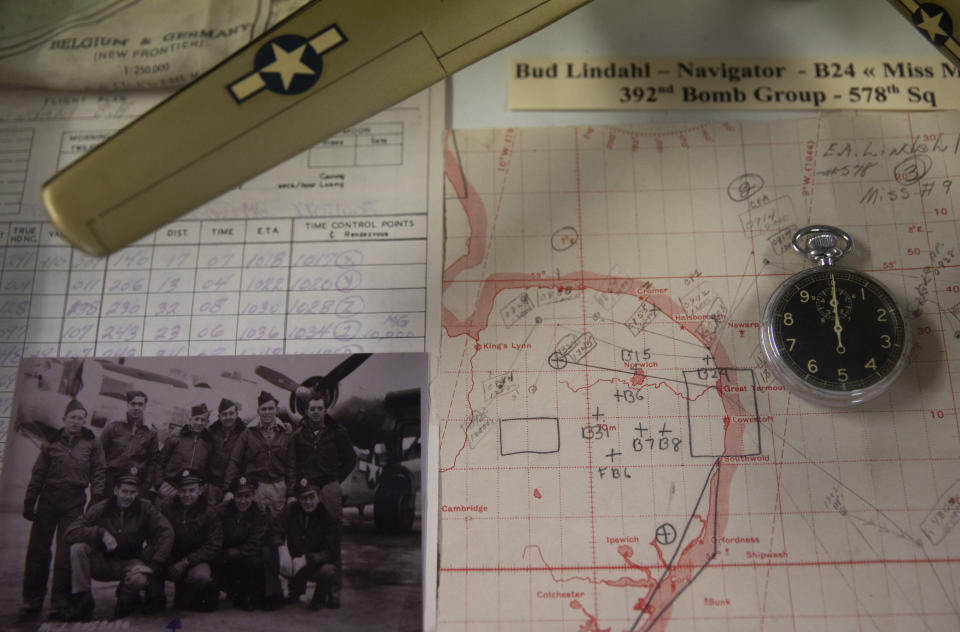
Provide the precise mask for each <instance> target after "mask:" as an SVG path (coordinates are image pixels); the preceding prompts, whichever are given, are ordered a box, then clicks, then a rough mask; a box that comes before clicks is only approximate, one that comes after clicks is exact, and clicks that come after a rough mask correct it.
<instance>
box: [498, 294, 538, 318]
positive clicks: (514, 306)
mask: <svg viewBox="0 0 960 632" xmlns="http://www.w3.org/2000/svg"><path fill="white" fill-rule="evenodd" d="M532 309H533V302H532V301H531V300H530V295H529V294H527V293H526V292H522V293H521V294H520V296H518V297H516V298H514V299H513V300H511V301H510V302H509V303H507V304H506V305H505V306H504V307H502V308H501V309H500V317H501V318H502V319H503V322H504V324H506V326H507V327H512V326H513V325H515V324H516V322H517V321H518V320H520V319H521V318H523V317H524V316H526V315H527V314H529V313H530V310H532Z"/></svg>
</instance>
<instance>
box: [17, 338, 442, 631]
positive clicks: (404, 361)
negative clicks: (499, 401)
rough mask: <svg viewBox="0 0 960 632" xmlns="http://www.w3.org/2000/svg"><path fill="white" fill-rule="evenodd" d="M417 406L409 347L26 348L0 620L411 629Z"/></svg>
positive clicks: (40, 624) (415, 594) (419, 448)
mask: <svg viewBox="0 0 960 632" xmlns="http://www.w3.org/2000/svg"><path fill="white" fill-rule="evenodd" d="M426 402H427V356H426V354H423V353H403V354H400V353H397V354H352V355H320V356H309V355H302V356H237V357H191V358H176V359H174V358H123V359H107V358H104V359H82V360H81V359H31V360H24V361H23V362H22V363H21V366H20V368H19V369H18V372H17V382H16V390H15V397H14V402H13V407H12V412H11V422H10V435H9V439H8V443H7V447H6V452H5V458H4V461H3V471H2V476H0V561H2V562H3V563H0V629H11V630H40V629H44V630H53V629H64V630H67V629H72V627H71V626H81V625H82V626H88V627H89V626H94V627H93V628H89V629H99V627H97V626H108V627H104V629H114V627H116V626H119V628H122V629H134V630H139V629H149V630H154V629H163V628H168V629H170V626H174V628H177V629H179V628H183V629H188V630H210V631H216V632H222V630H223V629H224V627H229V628H231V629H233V630H236V631H237V632H245V631H248V630H249V631H253V630H262V629H268V628H269V629H278V628H279V629H290V630H296V629H304V630H308V629H309V630H313V629H316V628H317V626H322V627H325V628H327V629H350V630H403V631H406V630H416V629H419V628H420V625H421V622H422V615H423V612H422V608H423V592H422V587H423V575H424V569H423V556H422V551H423V547H422V542H421V538H422V535H421V534H422V526H421V519H422V516H423V511H424V506H423V504H424V500H423V481H422V478H421V459H422V458H423V457H424V456H425V454H426V452H425V451H424V447H425V446H424V445H423V442H422V439H423V428H424V425H425V424H426V423H427V421H426V420H427V405H426ZM51 576H52V580H51ZM56 626H60V627H56ZM110 626H112V627H110ZM119 628H118V629H119ZM77 629H80V628H77ZM83 629H87V628H86V627H85V628H83Z"/></svg>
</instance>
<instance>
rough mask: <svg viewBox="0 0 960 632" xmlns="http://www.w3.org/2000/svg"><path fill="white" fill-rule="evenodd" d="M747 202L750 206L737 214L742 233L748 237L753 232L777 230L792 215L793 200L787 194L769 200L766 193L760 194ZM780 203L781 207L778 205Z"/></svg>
mask: <svg viewBox="0 0 960 632" xmlns="http://www.w3.org/2000/svg"><path fill="white" fill-rule="evenodd" d="M748 204H749V205H750V208H749V209H748V210H746V211H744V212H743V213H740V215H738V216H737V217H738V219H739V220H740V226H742V227H743V232H744V234H745V235H747V236H748V237H749V236H750V235H751V234H752V233H754V232H761V233H766V232H769V231H772V230H777V229H778V228H780V226H781V225H783V223H784V222H787V221H789V220H790V217H792V216H793V201H792V200H791V199H790V196H788V195H781V196H780V197H778V198H776V199H774V200H771V199H770V198H769V197H767V195H766V194H760V195H758V196H757V197H756V198H754V199H753V200H750V201H749V202H748ZM781 204H782V205H783V208H781V207H780V205H781Z"/></svg>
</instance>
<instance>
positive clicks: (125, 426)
mask: <svg viewBox="0 0 960 632" xmlns="http://www.w3.org/2000/svg"><path fill="white" fill-rule="evenodd" d="M100 445H102V446H103V456H104V457H105V458H106V461H107V469H108V470H114V471H117V470H126V469H129V468H130V467H131V466H136V467H138V468H140V470H141V471H142V472H143V473H144V474H143V475H144V479H143V480H144V482H145V483H146V484H149V483H150V482H151V481H153V476H154V468H155V467H156V460H157V448H158V446H159V442H158V440H157V429H156V428H154V427H153V426H147V425H145V424H143V423H136V424H134V423H131V422H130V421H114V422H111V423H110V424H108V425H107V427H106V428H104V429H103V432H101V433H100Z"/></svg>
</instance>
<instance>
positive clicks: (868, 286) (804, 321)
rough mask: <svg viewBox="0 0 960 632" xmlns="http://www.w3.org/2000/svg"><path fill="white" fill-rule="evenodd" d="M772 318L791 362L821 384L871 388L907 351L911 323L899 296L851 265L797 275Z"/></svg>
mask: <svg viewBox="0 0 960 632" xmlns="http://www.w3.org/2000/svg"><path fill="white" fill-rule="evenodd" d="M771 318H772V320H773V322H772V323H771V324H772V327H771V329H772V338H773V341H772V342H773V344H774V345H775V346H776V348H777V350H778V351H779V355H780V357H781V358H782V360H783V363H784V365H785V367H786V368H787V369H788V370H789V371H791V372H792V373H794V374H796V375H797V376H798V377H799V378H800V379H802V380H803V381H804V382H806V383H807V384H809V385H810V386H812V387H815V388H822V389H827V390H830V391H838V392H843V391H854V390H860V389H864V388H868V387H870V386H872V385H873V384H876V383H877V382H879V381H880V380H882V379H883V378H884V377H886V376H887V375H889V374H890V373H891V372H892V371H893V370H894V369H895V368H896V366H897V363H898V361H899V360H900V358H901V356H902V355H903V353H904V348H905V339H906V330H905V323H904V321H903V317H902V315H901V313H900V310H899V309H898V308H897V305H896V303H895V301H894V300H893V297H891V296H890V294H889V293H888V292H887V291H886V290H885V289H884V288H883V286H881V285H880V284H879V283H877V282H876V281H874V280H873V279H871V278H869V277H867V276H865V275H862V274H859V273H857V272H855V271H853V270H849V269H847V268H836V267H829V266H828V267H824V268H818V269H816V270H814V271H812V272H811V273H809V274H807V275H804V276H801V277H800V278H798V279H796V280H795V281H793V282H792V283H791V284H790V285H788V286H787V287H786V288H785V289H784V292H783V294H782V295H780V296H779V297H778V298H777V299H776V304H775V305H774V308H773V310H772V316H771Z"/></svg>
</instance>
